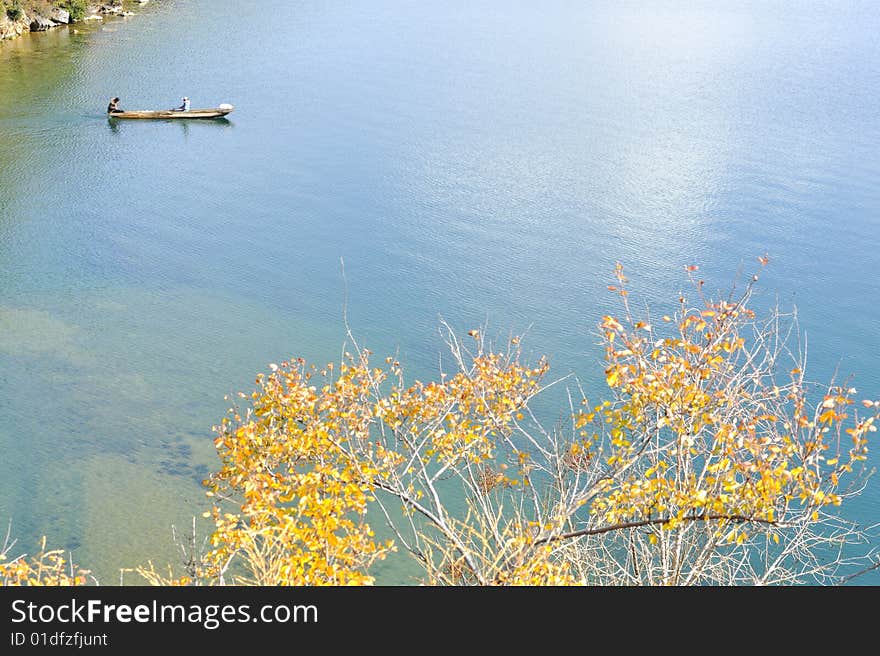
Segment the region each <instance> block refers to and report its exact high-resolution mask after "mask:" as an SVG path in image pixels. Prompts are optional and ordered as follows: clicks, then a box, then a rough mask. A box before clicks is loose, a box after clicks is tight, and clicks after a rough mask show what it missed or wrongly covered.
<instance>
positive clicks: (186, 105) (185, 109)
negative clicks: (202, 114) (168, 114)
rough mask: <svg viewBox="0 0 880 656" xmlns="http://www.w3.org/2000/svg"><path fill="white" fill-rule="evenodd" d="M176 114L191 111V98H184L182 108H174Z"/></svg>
mask: <svg viewBox="0 0 880 656" xmlns="http://www.w3.org/2000/svg"><path fill="white" fill-rule="evenodd" d="M174 111H175V112H188V111H189V98H187V97H186V96H184V97H183V104H182V105H181V106H180V107H175V108H174Z"/></svg>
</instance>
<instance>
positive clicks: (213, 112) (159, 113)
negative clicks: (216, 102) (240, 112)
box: [109, 105, 234, 119]
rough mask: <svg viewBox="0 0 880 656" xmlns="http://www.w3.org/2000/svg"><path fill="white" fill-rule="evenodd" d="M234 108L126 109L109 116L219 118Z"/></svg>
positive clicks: (227, 106) (228, 106)
mask: <svg viewBox="0 0 880 656" xmlns="http://www.w3.org/2000/svg"><path fill="white" fill-rule="evenodd" d="M233 109H234V108H233V107H232V105H226V106H222V107H212V108H209V109H190V110H189V111H186V112H183V111H179V110H173V109H160V110H155V111H130V112H129V111H126V112H113V113H112V114H109V116H110V117H111V118H159V119H181V118H221V117H223V116H226V115H227V114H228V113H229V112H231V111H232V110H233Z"/></svg>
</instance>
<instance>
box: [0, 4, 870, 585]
mask: <svg viewBox="0 0 880 656" xmlns="http://www.w3.org/2000/svg"><path fill="white" fill-rule="evenodd" d="M878 89H880V13H878V12H877V10H876V3H875V2H873V1H868V2H853V1H850V0H847V1H845V2H844V1H841V2H800V1H799V2H790V3H785V2H774V3H764V2H759V1H756V2H725V3H718V2H705V3H699V2H684V1H682V2H638V3H636V2H633V3H624V2H587V1H583V0H581V1H577V2H574V1H572V2H556V1H553V2H551V1H547V2H540V3H537V2H512V1H509V0H508V1H504V2H501V1H500V0H498V1H492V0H485V1H482V2H473V1H463V2H457V1H444V2H435V3H427V2H402V1H401V2H390V1H386V0H375V1H374V2H369V3H365V2H333V3H327V2H307V1H306V2H282V3H275V4H274V5H271V6H267V5H265V4H264V3H246V2H240V1H238V0H190V1H187V2H183V1H182V0H181V1H177V2H175V1H173V0H164V1H163V0H154V2H151V3H150V4H148V5H145V6H144V7H143V8H140V9H138V15H137V16H134V17H131V18H128V19H115V20H107V21H105V22H104V24H98V25H95V24H87V25H79V26H76V27H75V28H70V29H68V28H63V29H59V30H55V31H52V32H50V33H46V34H40V35H31V36H26V37H24V38H22V39H18V40H16V41H13V42H9V43H3V44H0V453H2V456H0V521H2V523H3V524H5V521H6V518H7V517H11V518H12V519H13V532H14V534H15V535H16V536H17V537H18V538H19V545H20V547H21V548H22V549H27V550H32V548H33V546H34V545H35V543H36V541H37V539H38V537H39V536H41V535H47V536H48V538H49V542H50V543H51V544H52V545H58V546H63V547H66V548H70V549H72V550H73V551H74V555H75V558H76V560H77V561H78V562H80V563H83V564H85V565H87V566H89V567H91V569H92V570H93V571H95V573H96V574H97V575H98V577H99V579H100V580H101V581H102V582H105V583H114V582H116V581H118V579H119V575H118V572H119V568H120V567H126V566H129V567H130V566H133V565H137V564H141V563H144V562H145V561H146V559H147V558H150V557H153V558H155V559H156V561H157V562H164V561H168V560H171V559H174V557H175V553H174V549H173V547H172V545H171V536H170V526H171V525H172V524H175V525H177V526H178V527H185V526H187V525H188V522H189V518H190V517H191V516H192V515H194V514H195V515H197V514H199V513H201V512H202V511H203V510H204V509H205V508H206V507H207V503H206V502H207V500H206V499H205V498H204V496H203V492H202V490H201V488H200V486H199V484H198V481H199V480H201V479H202V478H203V477H204V476H205V474H206V473H207V471H208V470H209V468H213V467H214V466H215V465H216V460H215V457H214V453H213V445H212V433H211V427H212V425H214V424H216V423H218V422H219V420H220V418H221V417H222V416H223V413H224V410H225V408H226V402H225V401H224V399H223V396H224V394H226V393H231V392H235V391H237V390H247V389H250V386H251V385H252V382H253V377H254V375H255V374H256V373H257V372H259V371H261V370H264V369H265V368H266V365H267V364H268V363H270V362H274V361H279V360H281V359H284V358H285V357H289V356H294V355H302V356H305V357H307V358H309V359H311V360H314V361H317V362H319V363H323V362H327V361H330V360H335V359H337V358H338V355H339V352H340V348H341V345H342V341H343V336H344V327H343V314H342V308H343V304H344V299H345V294H346V288H347V294H348V317H349V322H350V324H351V326H352V329H353V330H354V332H355V333H356V334H357V335H358V337H359V338H360V339H361V341H362V342H363V343H365V344H367V345H369V346H370V347H371V348H372V349H373V350H374V351H376V352H377V353H379V354H383V355H384V354H385V353H388V352H392V351H394V350H399V352H400V356H401V358H402V359H403V360H404V361H405V362H406V363H407V365H408V366H409V367H410V369H412V370H413V371H414V372H417V373H418V374H419V375H421V376H426V375H429V374H430V372H432V371H434V370H435V369H436V363H437V357H438V353H439V352H440V351H441V350H442V341H441V340H440V338H439V336H438V334H437V327H438V325H439V321H440V317H443V318H444V319H446V320H448V321H449V322H450V323H451V324H452V325H453V326H455V327H456V328H458V329H460V330H462V331H465V330H467V329H469V328H473V327H475V326H478V325H481V324H483V323H486V322H488V326H489V330H490V332H493V333H494V334H497V335H507V334H508V333H509V332H511V331H512V332H521V331H524V330H526V329H528V330H529V336H528V339H527V342H526V344H527V346H528V348H529V349H532V350H533V351H534V352H535V353H538V352H540V353H547V354H548V355H549V356H550V357H551V362H552V364H553V367H554V368H553V371H554V372H555V373H558V374H563V373H566V372H568V371H575V372H577V373H578V374H579V375H580V376H581V377H582V378H584V379H585V380H587V381H588V382H589V381H592V382H593V383H594V384H595V383H597V382H599V381H600V377H599V374H600V373H601V368H600V366H599V365H598V364H597V360H598V358H599V356H600V353H599V352H598V351H597V349H596V346H595V342H596V337H595V326H596V322H597V320H598V319H599V317H600V316H601V315H602V314H603V313H605V312H607V311H608V309H609V307H610V306H611V304H612V303H613V298H611V295H610V294H608V292H607V291H606V290H605V286H606V285H607V284H608V283H609V282H610V279H611V274H612V271H613V266H614V262H615V261H617V260H619V261H621V262H623V263H624V264H625V266H626V267H627V271H628V272H629V274H630V277H631V279H632V285H633V289H634V293H637V294H640V295H641V296H642V297H644V298H645V299H646V300H648V301H649V302H651V303H654V304H661V305H662V304H664V303H665V304H666V305H665V306H663V307H667V308H668V307H670V306H671V303H672V302H673V301H674V298H675V296H676V295H677V292H678V290H679V289H681V288H682V287H683V286H685V285H686V284H687V283H686V280H685V276H684V271H683V267H684V265H687V264H699V265H700V273H701V275H703V276H704V277H705V279H706V280H707V285H708V286H709V287H711V288H712V289H718V288H723V289H726V288H727V287H728V285H729V284H730V282H731V281H732V280H733V278H734V276H735V274H736V271H737V268H738V267H739V266H740V265H741V264H743V265H744V267H745V269H746V270H747V271H751V269H752V268H755V267H757V262H756V257H757V256H758V255H761V254H763V253H765V252H767V253H769V255H770V257H771V259H772V263H771V266H770V267H769V268H768V269H767V271H766V272H765V275H764V276H763V279H762V287H761V290H762V291H761V298H760V299H759V303H763V304H766V303H768V302H771V301H772V300H773V299H774V298H775V297H776V296H777V295H778V298H779V300H780V302H781V303H782V304H783V305H784V306H786V307H790V306H792V305H793V304H796V305H797V307H798V309H799V312H800V318H801V323H802V327H803V328H804V329H805V330H806V332H807V335H808V340H809V349H810V363H809V372H810V374H811V377H812V378H815V379H820V380H821V379H827V378H828V377H829V376H830V375H831V374H832V373H833V372H834V370H835V369H836V368H838V367H839V369H840V371H841V372H842V373H854V374H855V385H856V386H857V387H858V388H859V389H860V391H861V392H862V393H863V394H864V395H865V396H871V397H880V349H878V346H880V339H878V337H880V305H878V303H877V301H878V296H880V295H878V291H880V283H878V277H877V271H878V265H880V236H878V228H880V148H878V145H880V119H878V116H880V113H878V100H880V93H878ZM114 95H116V96H120V97H121V99H122V102H121V105H122V107H123V108H129V109H146V108H164V107H171V106H174V105H175V104H179V102H180V101H179V99H180V97H181V96H184V95H186V96H189V97H190V98H191V99H192V102H193V106H194V107H199V106H215V105H217V104H219V103H221V102H229V103H232V104H234V105H235V106H236V110H235V112H233V113H232V114H231V115H230V120H228V121H223V122H206V123H167V122H143V123H140V122H132V123H125V122H116V123H114V122H110V121H108V119H107V118H106V116H105V115H104V113H103V112H104V109H105V107H106V104H107V101H108V99H109V98H110V97H111V96H114ZM340 258H344V262H345V278H343V276H342V274H341V271H340V268H341V267H340ZM873 462H874V463H877V462H880V447H877V446H875V448H874V456H873ZM878 503H880V481H878V480H877V479H876V478H875V479H873V480H872V481H871V482H870V484H869V486H868V490H867V491H866V493H865V494H864V495H863V496H862V497H861V498H860V499H858V500H857V501H856V502H855V503H853V504H851V506H850V507H849V510H848V511H847V512H848V513H849V515H850V516H851V517H855V518H857V519H859V520H861V521H863V522H876V521H878V520H880V514H878V512H877V507H878ZM403 571H404V570H403V569H401V568H400V566H399V565H395V564H386V566H385V567H384V569H383V570H382V572H381V575H382V579H381V580H383V581H386V582H387V581H395V580H400V578H401V576H403V575H402V574H401V572H403ZM865 581H866V582H868V581H869V580H868V579H865ZM878 581H880V577H874V578H873V579H870V582H878Z"/></svg>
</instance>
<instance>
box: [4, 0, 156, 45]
mask: <svg viewBox="0 0 880 656" xmlns="http://www.w3.org/2000/svg"><path fill="white" fill-rule="evenodd" d="M149 1H150V0H104V1H103V2H97V3H95V2H90V1H89V0H0V42H2V41H6V40H9V39H15V38H17V37H19V36H21V35H23V34H27V33H29V32H45V31H47V30H51V29H54V28H56V27H61V26H63V25H71V24H74V23H81V22H85V21H92V20H103V19H104V17H105V16H133V15H134V12H132V11H130V9H129V8H128V7H129V6H136V5H144V4H147V3H148V2H149Z"/></svg>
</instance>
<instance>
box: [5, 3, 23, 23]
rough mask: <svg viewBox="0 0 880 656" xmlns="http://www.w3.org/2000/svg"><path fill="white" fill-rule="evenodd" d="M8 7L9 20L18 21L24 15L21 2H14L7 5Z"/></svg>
mask: <svg viewBox="0 0 880 656" xmlns="http://www.w3.org/2000/svg"><path fill="white" fill-rule="evenodd" d="M4 5H5V7H6V16H7V17H8V18H9V20H14V21H15V20H18V19H20V18H21V17H22V16H23V15H24V8H23V7H22V6H21V1H20V0H12V2H11V3H9V4H8V5H7V4H5V3H4Z"/></svg>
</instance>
